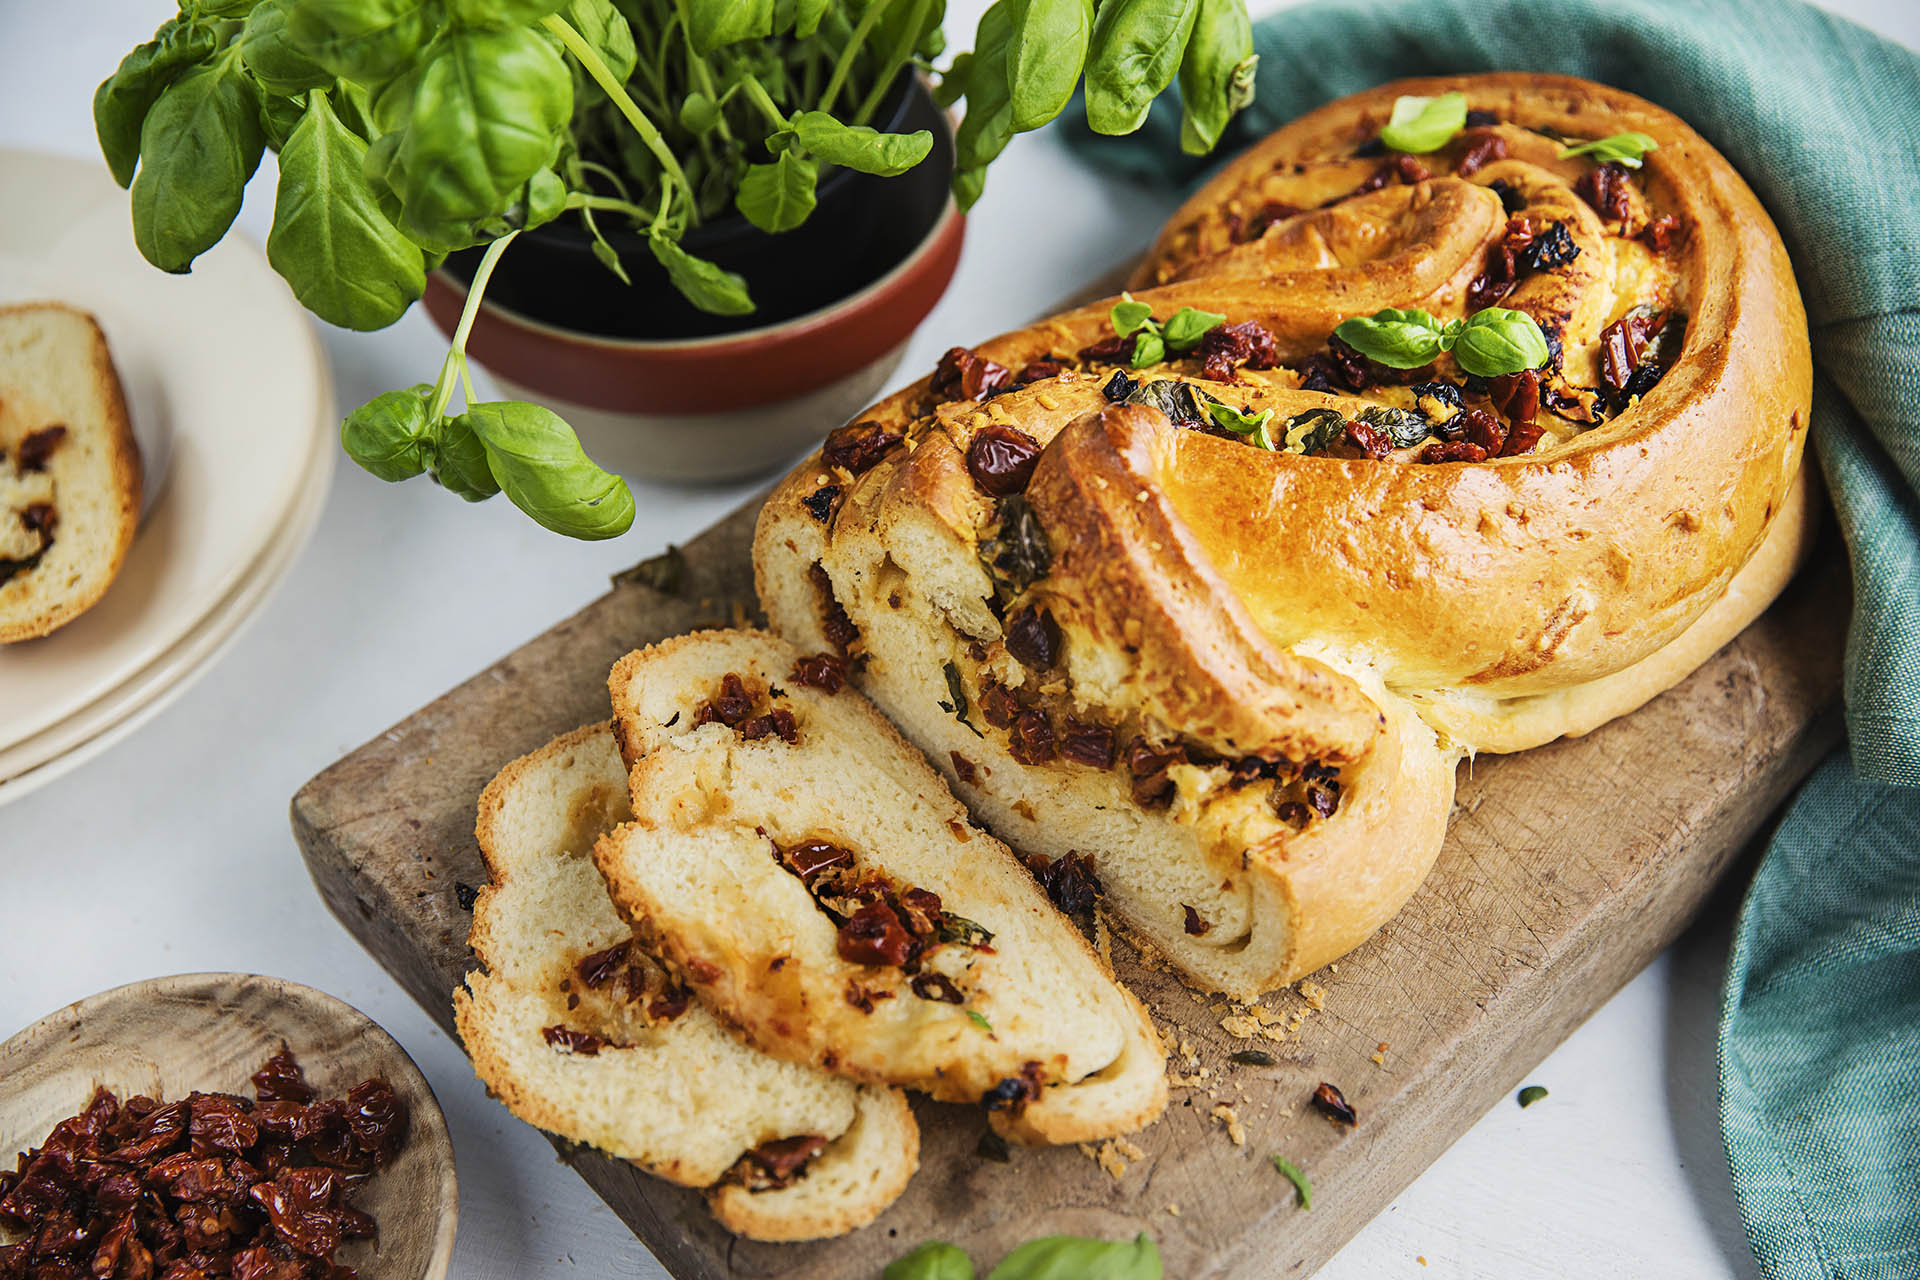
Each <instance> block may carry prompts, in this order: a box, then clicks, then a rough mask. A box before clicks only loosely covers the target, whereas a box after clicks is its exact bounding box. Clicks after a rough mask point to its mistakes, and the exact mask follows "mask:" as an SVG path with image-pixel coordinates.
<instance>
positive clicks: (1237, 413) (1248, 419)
mask: <svg viewBox="0 0 1920 1280" xmlns="http://www.w3.org/2000/svg"><path fill="white" fill-rule="evenodd" d="M1207 413H1208V414H1209V415H1211V416H1212V418H1213V420H1214V421H1215V422H1217V423H1219V424H1220V426H1221V428H1222V429H1224V430H1227V431H1231V432H1233V434H1235V435H1237V436H1244V435H1251V434H1252V433H1254V432H1255V431H1258V430H1259V429H1260V428H1261V427H1264V426H1266V425H1267V422H1268V421H1269V420H1270V419H1271V418H1272V417H1273V410H1271V409H1262V410H1261V411H1260V412H1259V413H1247V412H1245V411H1244V410H1241V409H1236V408H1234V407H1233V406H1232V405H1230V404H1222V403H1221V402H1220V401H1218V400H1212V399H1209V400H1208V401H1207Z"/></svg>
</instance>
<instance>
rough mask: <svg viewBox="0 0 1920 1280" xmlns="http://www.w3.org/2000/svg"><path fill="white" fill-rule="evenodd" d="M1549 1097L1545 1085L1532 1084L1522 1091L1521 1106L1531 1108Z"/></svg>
mask: <svg viewBox="0 0 1920 1280" xmlns="http://www.w3.org/2000/svg"><path fill="white" fill-rule="evenodd" d="M1546 1096H1547V1089H1546V1086H1545V1085H1538V1084H1530V1085H1528V1086H1527V1087H1526V1088H1524V1089H1522V1090H1521V1091H1520V1105H1521V1106H1522V1107H1530V1106H1532V1105H1533V1104H1534V1103H1536V1102H1538V1101H1540V1100H1541V1099H1542V1098H1544V1097H1546Z"/></svg>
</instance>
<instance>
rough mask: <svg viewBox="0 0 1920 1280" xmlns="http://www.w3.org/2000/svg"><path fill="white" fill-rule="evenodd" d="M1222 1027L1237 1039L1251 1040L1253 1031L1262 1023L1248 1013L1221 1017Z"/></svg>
mask: <svg viewBox="0 0 1920 1280" xmlns="http://www.w3.org/2000/svg"><path fill="white" fill-rule="evenodd" d="M1220 1028H1221V1030H1223V1031H1225V1032H1226V1033H1227V1034H1228V1035H1230V1036H1232V1037H1233V1038H1234V1039H1236V1040H1251V1039H1253V1033H1254V1032H1256V1031H1258V1030H1259V1029H1260V1023H1259V1022H1258V1021H1256V1020H1255V1019H1254V1018H1252V1017H1250V1016H1249V1015H1247V1014H1244V1013H1243V1014H1240V1015H1239V1016H1237V1017H1232V1018H1222V1019H1220Z"/></svg>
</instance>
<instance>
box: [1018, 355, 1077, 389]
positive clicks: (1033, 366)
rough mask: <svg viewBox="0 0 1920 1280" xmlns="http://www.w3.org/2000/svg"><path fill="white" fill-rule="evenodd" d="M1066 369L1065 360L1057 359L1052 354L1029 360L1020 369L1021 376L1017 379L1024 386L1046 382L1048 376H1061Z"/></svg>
mask: <svg viewBox="0 0 1920 1280" xmlns="http://www.w3.org/2000/svg"><path fill="white" fill-rule="evenodd" d="M1066 369H1067V366H1066V364H1065V363H1064V362H1063V361H1059V360H1055V359H1054V358H1053V357H1052V356H1047V357H1045V358H1044V359H1040V360H1029V361H1028V362H1027V363H1026V366H1025V367H1024V368H1022V369H1021V370H1020V376H1019V377H1018V378H1017V379H1016V381H1018V382H1019V383H1020V384H1021V385H1023V386H1024V385H1026V384H1028V383H1032V382H1045V381H1046V380H1047V379H1048V378H1057V377H1059V376H1060V375H1061V374H1062V373H1065V372H1066Z"/></svg>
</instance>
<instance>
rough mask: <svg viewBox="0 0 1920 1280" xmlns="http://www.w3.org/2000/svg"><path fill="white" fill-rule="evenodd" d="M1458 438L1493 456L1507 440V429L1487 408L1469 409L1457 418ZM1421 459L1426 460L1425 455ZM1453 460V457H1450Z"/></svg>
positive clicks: (1482, 454) (1487, 455)
mask: <svg viewBox="0 0 1920 1280" xmlns="http://www.w3.org/2000/svg"><path fill="white" fill-rule="evenodd" d="M1454 425H1455V426H1456V427H1457V429H1458V438H1459V439H1461V440H1465V441H1467V442H1469V443H1471V444H1474V445H1477V446H1478V447H1479V448H1480V449H1481V451H1482V453H1481V456H1482V457H1491V456H1493V455H1496V454H1498V453H1499V452H1500V450H1501V449H1502V448H1503V447H1504V446H1505V445H1506V442H1507V429H1506V428H1505V427H1504V426H1502V425H1501V423H1500V419H1498V418H1496V417H1494V416H1493V415H1492V414H1491V413H1489V412H1487V411H1486V410H1485V409H1468V410H1467V411H1466V412H1465V413H1463V414H1461V415H1460V416H1459V417H1458V418H1457V419H1455V423H1454ZM1421 461H1423V462H1424V461H1426V459H1425V457H1424V456H1423V457H1422V458H1421ZM1449 461H1451V459H1449Z"/></svg>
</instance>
